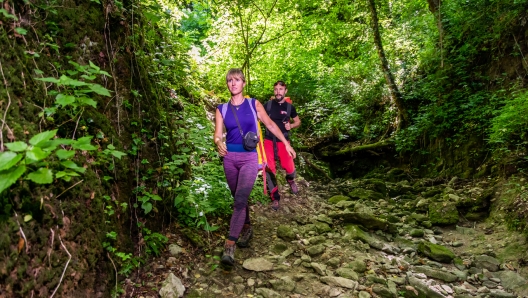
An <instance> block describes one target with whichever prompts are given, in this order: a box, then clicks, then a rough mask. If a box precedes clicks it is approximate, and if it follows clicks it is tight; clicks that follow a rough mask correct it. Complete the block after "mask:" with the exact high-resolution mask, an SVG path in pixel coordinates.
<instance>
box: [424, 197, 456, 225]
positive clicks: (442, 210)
mask: <svg viewBox="0 0 528 298" xmlns="http://www.w3.org/2000/svg"><path fill="white" fill-rule="evenodd" d="M429 220H430V221H431V223H432V224H433V225H444V226H446V225H454V224H456V223H457V222H458V210H457V208H456V203H453V202H433V203H431V204H429Z"/></svg>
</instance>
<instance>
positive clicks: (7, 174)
mask: <svg viewBox="0 0 528 298" xmlns="http://www.w3.org/2000/svg"><path fill="white" fill-rule="evenodd" d="M25 171H26V166H24V165H21V166H18V167H17V168H14V169H10V170H7V171H1V172H0V193H2V192H3V191H4V190H6V189H7V188H9V186H11V185H12V184H13V183H15V182H16V181H17V180H18V178H20V176H22V174H24V172H25Z"/></svg>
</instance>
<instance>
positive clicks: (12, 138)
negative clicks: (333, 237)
mask: <svg viewBox="0 0 528 298" xmlns="http://www.w3.org/2000/svg"><path fill="white" fill-rule="evenodd" d="M0 3H1V6H0V28H1V32H0V33H1V34H0V40H1V43H0V44H1V46H0V52H1V53H2V55H1V58H0V74H1V76H2V77H1V79H2V84H0V94H1V97H0V109H1V110H0V111H1V113H0V121H1V122H0V152H1V153H0V205H1V206H0V235H1V236H0V255H1V258H0V284H1V286H0V293H2V294H6V295H9V294H13V295H14V296H30V295H33V294H34V295H37V296H50V295H51V296H53V295H55V294H56V293H57V295H60V296H64V295H75V294H76V293H81V292H82V293H85V292H86V291H87V289H90V290H94V289H97V290H95V291H102V292H107V293H110V292H113V293H114V294H115V295H117V294H119V292H120V289H119V286H118V285H117V282H118V280H119V281H120V280H122V279H123V278H124V277H128V276H130V275H131V274H134V271H135V270H136V269H137V268H140V267H141V265H142V264H143V263H145V262H146V261H147V260H148V258H149V257H151V256H154V255H157V254H159V252H160V251H161V249H163V246H164V243H165V242H166V237H165V236H164V235H163V232H162V231H163V229H164V228H166V227H168V226H170V225H177V226H178V227H179V228H181V229H182V230H184V231H187V230H189V229H193V228H199V229H205V230H207V231H209V232H214V231H215V230H216V229H218V228H219V225H221V224H222V223H219V222H217V221H216V220H215V219H216V218H218V217H226V216H228V214H229V212H230V208H231V201H230V199H229V197H230V195H229V191H228V189H227V187H226V184H225V178H224V176H223V170H222V167H221V164H220V161H219V159H218V156H217V154H216V151H215V148H214V146H213V145H214V144H213V142H212V132H213V128H212V126H211V117H212V112H213V111H214V108H215V106H216V105H217V104H218V103H221V102H225V101H227V100H228V99H229V95H228V93H227V88H226V86H225V73H226V72H227V70H228V69H229V68H232V67H240V68H242V69H243V70H244V72H245V74H246V78H247V87H246V93H247V94H248V95H250V96H251V97H254V98H257V99H259V100H261V101H262V102H265V101H266V100H267V99H269V98H270V96H271V95H272V90H273V83H274V82H275V81H277V80H284V81H286V82H287V84H288V90H289V93H288V95H289V96H290V97H291V98H292V99H293V101H294V103H295V106H296V108H297V110H298V112H299V115H300V117H301V119H302V121H303V124H302V127H301V128H299V129H298V130H296V134H295V135H294V138H293V143H294V147H295V148H296V149H297V150H298V152H300V154H299V155H300V156H299V160H298V163H299V168H300V170H301V173H302V175H304V176H305V177H307V178H310V179H321V178H322V176H324V177H342V178H354V177H359V176H362V175H365V174H367V173H371V172H373V171H378V172H383V171H386V170H387V169H389V168H391V167H399V168H401V169H403V170H404V171H405V172H406V173H407V174H408V175H409V176H416V177H418V176H420V177H435V178H445V179H449V178H450V177H453V176H458V177H461V178H464V179H470V178H471V179H479V178H486V177H503V178H504V179H507V181H513V182H514V183H512V185H515V188H514V189H513V191H517V192H519V194H520V195H519V196H518V197H517V198H518V199H519V200H521V201H522V202H524V200H526V199H527V197H528V196H527V195H526V184H527V183H526V180H525V179H524V176H525V175H526V169H527V168H528V158H527V155H526V153H527V152H526V151H527V142H528V135H527V132H528V129H527V128H528V117H527V116H526V115H527V114H528V93H527V90H526V83H527V80H526V76H527V70H528V63H527V58H526V55H527V54H528V26H527V21H528V13H527V12H528V1H526V0H514V1H510V0H472V1H469V0H468V1H441V0H428V1H425V0H401V1H390V0H358V1H341V0H336V1H318V0H303V1H295V2H292V1H284V0H265V1H243V0H238V1H222V0H220V1H211V2H208V1H192V2H188V1H164V0H158V1H154V0H147V1H117V0H91V1H88V0H84V1H73V0H65V1H56V0H47V1H43V0H25V1H14V0H11V1H8V0H3V1H2V2H0ZM303 169H304V170H303ZM259 183H261V182H259ZM261 187H262V185H258V187H256V189H258V190H256V191H254V194H253V195H252V200H260V201H266V200H267V199H266V198H265V197H264V196H263V195H262V194H261ZM514 203H515V204H517V203H518V202H512V204H514ZM516 206H518V205H516ZM522 210H525V209H524V208H517V212H514V213H513V214H512V216H511V220H512V221H515V222H516V224H515V225H512V227H513V228H515V229H520V230H524V229H525V226H524V225H523V224H522V223H523V222H525V218H526V213H524V212H523V211H522ZM224 224H225V223H224ZM65 273H67V274H65ZM102 277H103V278H102ZM114 284H115V285H116V286H114Z"/></svg>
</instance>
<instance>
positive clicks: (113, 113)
mask: <svg viewBox="0 0 528 298" xmlns="http://www.w3.org/2000/svg"><path fill="white" fill-rule="evenodd" d="M101 2H104V3H105V4H104V5H103V4H99V3H97V1H88V0H86V1H73V0H65V1H61V2H60V5H58V4H56V5H50V3H49V2H47V1H40V0H34V1H28V2H23V1H5V2H3V8H4V9H6V11H7V12H8V13H9V14H11V15H15V16H16V18H17V20H16V21H14V20H13V19H10V18H7V17H5V16H4V15H2V14H0V52H1V53H2V55H1V58H0V59H1V60H0V62H1V68H2V72H3V76H4V77H5V84H4V83H3V82H4V79H3V78H2V84H0V94H2V96H1V97H0V107H1V111H2V116H3V114H4V111H5V110H6V109H7V113H6V117H5V125H3V126H2V127H3V128H4V129H3V134H2V136H3V140H2V141H3V143H7V142H12V141H25V142H27V141H28V140H29V139H30V138H31V137H32V136H33V135H35V134H37V133H39V132H41V131H45V130H52V129H57V128H58V133H57V135H58V136H59V137H61V138H72V137H73V136H75V138H79V137H83V136H94V141H93V142H95V145H98V146H99V150H97V151H95V152H94V151H82V152H79V153H78V154H77V155H76V156H75V158H74V160H75V162H76V163H77V164H79V165H82V166H84V167H85V168H86V169H87V170H86V173H85V174H84V175H82V176H81V177H75V178H74V179H72V180H71V181H69V182H66V181H63V180H60V179H55V180H54V182H53V183H52V184H50V185H39V184H36V183H33V182H31V181H29V180H23V181H21V182H17V183H16V184H15V185H12V186H11V187H10V188H9V189H8V190H5V191H3V192H2V193H0V235H1V236H0V296H1V297H49V296H51V295H52V294H53V293H55V297H109V296H110V292H111V291H113V290H114V285H115V284H116V281H115V276H116V273H115V269H118V270H119V269H120V268H119V265H117V267H118V268H115V267H114V265H113V264H112V260H110V256H111V255H110V254H109V253H108V252H107V250H106V249H105V248H104V247H103V242H108V243H110V245H112V246H113V247H114V248H115V249H117V251H123V252H133V251H134V247H136V248H137V246H135V245H134V243H137V242H139V241H138V238H139V237H140V236H138V235H139V234H140V233H139V232H138V228H137V224H136V222H137V221H138V220H137V217H136V218H135V219H132V217H131V214H132V213H131V212H130V210H131V208H132V205H133V204H134V203H135V201H134V200H135V196H134V193H133V192H132V190H133V189H134V188H135V187H136V186H137V180H136V176H135V173H136V172H137V170H138V169H139V168H140V167H141V163H140V162H139V161H141V160H157V159H158V158H159V156H158V155H157V153H156V150H153V149H152V148H154V147H156V146H158V144H156V142H157V141H156V140H151V138H152V137H151V136H149V135H148V134H147V133H144V134H142V133H141V131H140V129H141V130H142V131H155V130H159V126H160V122H161V121H163V117H161V116H160V114H159V113H160V103H159V102H158V97H156V96H153V94H155V93H159V90H155V89H156V87H154V86H153V83H151V81H150V79H149V76H148V74H147V72H146V71H145V68H142V67H141V64H142V62H141V61H137V60H136V58H135V56H134V48H133V44H132V43H131V42H130V40H131V38H130V35H131V32H132V30H131V29H132V28H130V26H129V24H130V23H132V24H136V26H137V24H138V23H140V22H139V18H140V17H141V14H139V13H137V14H136V15H134V17H135V18H137V19H135V20H134V22H130V18H131V14H130V13H129V11H127V10H126V9H123V8H122V7H118V6H116V4H115V3H113V2H106V1H101ZM116 3H117V2H116ZM122 4H123V6H124V7H133V5H132V3H128V2H127V1H123V2H122ZM18 27H20V28H22V29H24V30H25V31H26V32H25V34H20V33H18V32H19V31H15V28H18ZM20 32H22V31H20ZM69 61H72V62H75V63H78V64H80V65H88V63H89V62H90V61H91V62H92V63H93V64H94V65H96V66H98V67H100V68H101V69H103V70H105V71H106V72H108V73H109V74H111V75H112V77H111V78H106V79H102V78H101V77H98V78H97V79H96V80H95V82H97V83H98V84H100V85H102V86H104V87H105V88H107V89H108V90H110V91H111V92H112V97H104V96H99V95H96V94H92V98H93V99H94V100H95V101H96V102H97V108H91V107H88V108H86V109H85V110H84V111H83V112H82V113H80V114H75V115H73V116H72V115H68V114H67V113H64V112H61V113H56V114H55V115H53V116H51V117H46V116H45V115H44V116H41V115H39V113H41V112H42V111H43V109H44V108H46V107H49V106H50V105H51V103H52V102H53V100H54V97H53V96H50V92H51V91H52V90H54V89H56V87H55V86H52V84H49V83H45V82H42V81H39V80H36V79H35V78H39V77H55V78H58V77H59V76H60V75H61V74H63V73H65V72H66V71H67V70H71V69H73V67H72V65H71V64H70V63H69ZM132 89H135V90H140V91H139V92H140V93H141V94H142V97H143V99H142V102H140V101H139V100H135V98H134V96H133V95H132V92H131V91H132ZM6 95H9V98H8V97H6ZM123 102H127V103H129V104H128V105H127V106H125V105H123ZM143 119H148V121H143ZM134 121H135V122H136V123H139V124H138V126H140V127H139V128H138V127H133V126H132V125H130V123H131V122H134ZM168 129H169V130H170V129H172V127H169V128H168ZM134 141H135V142H136V143H134ZM93 142H92V143H93ZM108 144H113V145H114V146H115V147H116V148H117V149H118V150H121V151H122V152H130V150H131V149H132V148H133V146H134V145H137V144H141V146H144V148H150V149H149V150H141V151H138V153H137V154H136V155H134V154H131V153H129V154H128V157H124V158H122V159H121V160H119V159H117V158H109V159H108V158H107V159H104V158H102V155H101V151H102V150H103V149H105V148H107V145H108ZM137 146H139V145H137ZM169 149H170V148H169ZM53 162H54V161H51V162H50V163H49V164H48V165H47V166H50V167H51V166H53ZM55 162H57V161H55ZM147 186H148V184H147ZM105 196H106V197H105ZM122 203H126V204H128V207H129V208H128V209H125V208H122V207H121V205H120V204H122ZM109 206H110V207H112V213H113V214H111V213H109V212H108V210H109V209H108V208H109ZM163 208H164V206H161V205H159V203H158V206H157V209H156V210H158V211H162V209H163ZM105 210H106V211H105ZM28 215H30V216H31V217H32V218H31V219H30V220H28V221H27V222H26V221H24V216H28ZM26 219H27V218H26ZM155 222H157V223H159V222H163V220H158V221H155ZM132 223H134V224H132ZM109 232H116V234H117V239H115V240H112V239H110V238H108V237H107V236H106V234H107V233H109ZM24 238H25V239H24ZM26 240H27V241H26ZM113 261H117V260H113ZM116 263H117V262H116ZM117 264H119V263H117ZM63 273H64V276H63Z"/></svg>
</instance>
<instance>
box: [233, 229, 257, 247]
mask: <svg viewBox="0 0 528 298" xmlns="http://www.w3.org/2000/svg"><path fill="white" fill-rule="evenodd" d="M252 237H253V228H252V227H251V226H248V227H246V226H245V225H244V228H243V229H242V232H241V233H240V237H238V242H237V245H238V247H248V246H249V240H250V239H251V238H252Z"/></svg>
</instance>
